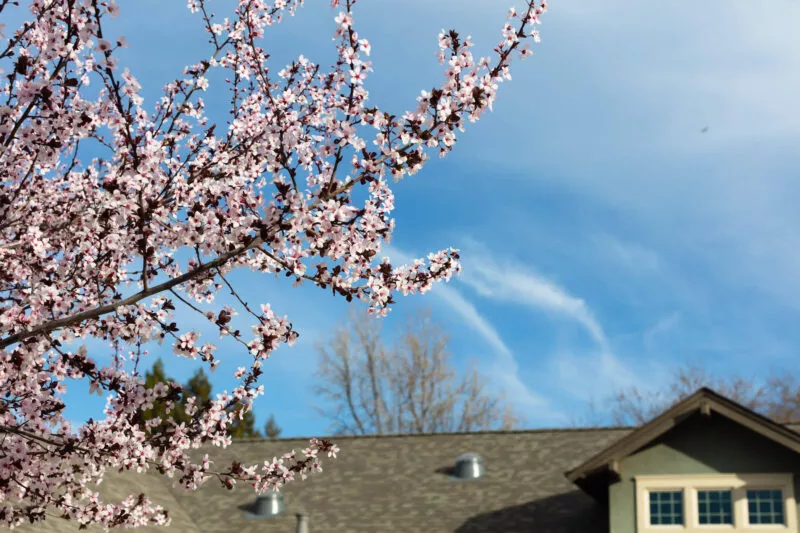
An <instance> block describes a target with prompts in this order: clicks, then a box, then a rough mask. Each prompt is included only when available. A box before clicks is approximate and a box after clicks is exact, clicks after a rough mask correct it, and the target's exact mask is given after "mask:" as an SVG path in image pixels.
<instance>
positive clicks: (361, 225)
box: [0, 0, 547, 527]
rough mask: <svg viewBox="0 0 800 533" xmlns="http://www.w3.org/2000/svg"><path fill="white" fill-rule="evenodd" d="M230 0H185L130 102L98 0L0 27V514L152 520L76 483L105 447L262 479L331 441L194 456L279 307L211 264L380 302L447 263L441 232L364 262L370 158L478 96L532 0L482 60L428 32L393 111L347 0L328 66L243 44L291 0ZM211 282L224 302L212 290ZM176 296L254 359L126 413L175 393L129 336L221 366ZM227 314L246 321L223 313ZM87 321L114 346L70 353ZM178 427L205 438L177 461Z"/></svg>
mask: <svg viewBox="0 0 800 533" xmlns="http://www.w3.org/2000/svg"><path fill="white" fill-rule="evenodd" d="M235 3H236V5H237V11H236V15H235V16H234V17H233V18H232V19H230V20H229V19H224V20H223V21H218V20H216V19H215V18H214V17H213V15H211V14H209V10H208V9H207V6H206V0H188V1H187V7H188V9H189V11H191V12H192V13H198V17H199V18H202V25H203V27H204V28H205V29H206V31H207V32H208V33H209V40H210V43H211V50H210V51H208V50H207V51H201V52H198V57H199V58H198V59H196V60H195V61H196V62H195V63H194V64H190V65H189V66H187V67H186V69H184V71H183V72H182V73H181V75H180V77H177V78H176V79H174V80H172V81H171V82H170V83H168V84H166V85H165V86H164V87H163V95H162V96H161V97H160V98H159V99H158V100H156V101H155V102H152V103H148V106H145V102H144V99H143V97H142V95H141V94H140V93H141V90H142V86H141V84H140V83H139V81H138V80H137V79H136V77H135V76H134V74H133V73H131V72H130V71H129V70H128V69H123V71H122V72H121V73H119V72H117V59H116V57H114V52H115V51H116V49H115V48H114V47H113V46H112V45H111V43H117V45H118V46H121V47H124V46H126V44H125V40H124V38H123V37H122V36H118V37H114V36H111V32H109V31H108V28H104V27H103V24H104V22H105V20H106V19H107V18H109V17H116V16H117V15H118V14H119V11H120V10H119V7H118V6H117V4H116V3H115V2H114V1H113V0H100V1H99V2H88V1H84V2H67V1H66V0H53V1H52V2H49V3H48V5H51V4H52V6H51V7H52V9H34V10H32V12H33V13H34V15H33V17H34V18H33V20H32V21H29V23H28V24H29V27H28V26H25V27H24V28H27V29H25V30H24V31H23V30H22V29H20V31H19V33H15V35H16V36H17V37H15V38H16V39H17V40H16V41H15V42H14V43H13V48H14V49H13V52H14V54H13V62H12V60H10V59H8V58H10V57H11V55H10V54H9V55H7V56H6V60H0V61H5V64H4V65H3V67H4V68H3V69H2V70H3V71H4V72H12V73H14V74H13V76H11V77H9V76H2V77H0V92H2V93H3V94H4V95H5V98H4V99H3V103H2V104H0V173H2V175H3V177H4V180H5V181H4V185H5V186H4V187H3V188H2V189H0V222H2V223H0V274H2V275H0V279H2V280H3V281H2V282H1V283H2V290H3V294H4V299H3V300H2V302H0V395H2V397H3V399H4V400H3V401H4V407H5V411H4V412H2V413H0V432H2V433H3V438H2V439H0V479H4V480H10V481H9V482H8V483H6V484H4V485H3V484H0V501H4V502H10V504H11V505H7V506H4V507H2V508H0V524H2V525H3V526H14V525H17V524H20V523H23V522H25V521H33V522H36V521H40V520H44V519H45V516H46V514H50V515H54V516H62V515H63V516H66V517H68V518H69V519H71V520H73V521H76V522H78V523H79V524H85V525H89V524H96V525H100V526H103V527H137V526H146V525H153V524H156V525H164V524H166V523H168V518H167V514H166V510H165V509H162V508H161V507H159V506H157V505H155V504H154V503H153V502H152V501H151V500H149V499H148V498H147V497H146V496H144V497H141V498H139V497H128V498H125V499H123V500H122V501H119V502H112V503H109V502H103V501H102V500H101V499H100V497H99V495H98V494H97V493H96V492H95V491H94V490H91V489H90V488H89V487H94V486H95V485H97V484H99V483H101V482H102V480H103V476H104V473H105V472H106V471H108V470H109V469H112V468H113V469H115V470H119V469H121V470H134V471H136V472H146V471H152V470H153V469H158V470H159V471H160V472H162V473H163V474H165V475H167V476H170V477H172V478H174V479H175V480H176V482H177V483H178V484H179V485H180V486H182V487H185V488H186V489H190V490H194V489H197V488H198V487H199V486H200V485H202V484H203V483H206V482H207V481H208V480H209V479H216V480H219V481H220V482H221V484H222V485H223V486H224V487H226V488H233V487H234V486H235V485H236V484H237V483H239V482H244V483H246V484H247V485H250V486H252V487H254V488H255V490H257V491H264V490H267V489H274V490H278V489H280V487H282V486H283V485H284V484H286V483H289V482H292V481H294V480H295V479H297V478H299V479H305V478H306V477H307V476H308V475H310V474H312V473H314V472H320V471H322V464H321V460H320V457H322V456H323V454H327V457H336V454H337V452H338V451H339V448H338V447H337V446H336V445H335V444H334V443H332V442H330V441H328V440H322V439H312V440H311V441H310V443H309V446H308V447H307V448H306V449H305V450H303V452H302V456H301V454H296V453H295V452H294V451H293V452H291V453H288V454H285V455H284V456H282V457H281V458H280V459H278V458H273V460H272V461H271V462H270V461H266V462H263V464H252V465H241V464H238V463H233V464H230V465H227V464H215V463H214V461H213V457H214V455H215V454H214V451H215V448H216V447H226V446H228V445H229V444H230V442H231V437H230V432H229V427H228V426H229V422H230V421H229V413H231V412H232V410H233V409H235V408H237V407H241V411H240V416H241V415H243V414H244V413H245V412H246V410H247V409H250V406H252V403H253V400H254V399H255V398H257V397H258V396H260V395H262V394H264V391H265V388H264V385H262V384H259V383H258V378H259V376H260V375H261V374H262V372H263V370H262V368H263V364H264V361H265V360H266V359H269V358H270V356H271V354H272V353H273V352H274V351H275V350H276V349H278V348H279V347H280V346H283V345H291V344H292V343H294V342H295V341H296V340H297V338H298V335H299V334H298V332H297V331H295V330H294V329H293V326H292V322H291V320H290V318H289V317H287V316H283V315H281V314H280V313H279V309H277V308H275V309H273V308H272V307H271V306H270V305H269V304H268V303H265V302H252V301H249V298H248V296H249V295H248V293H247V290H246V288H245V290H244V291H242V290H241V287H239V288H237V287H234V286H233V285H232V284H231V283H230V281H229V277H228V274H230V273H231V272H232V271H233V270H234V269H240V268H248V269H250V270H255V271H258V272H262V273H265V274H270V275H276V276H284V277H288V278H290V281H291V282H292V283H293V284H295V285H298V284H300V283H305V284H310V285H312V286H317V287H319V288H321V289H322V290H325V291H329V292H331V293H333V294H334V295H336V296H340V297H343V298H344V299H346V300H353V299H357V300H360V301H361V302H363V303H365V304H366V305H367V306H368V308H369V310H370V312H372V313H374V314H376V315H379V316H383V315H385V314H386V313H388V312H389V310H390V309H391V307H392V305H393V304H394V302H395V299H396V298H397V297H399V295H410V294H424V293H426V292H428V291H429V290H430V289H431V288H432V287H433V285H434V283H436V282H440V281H445V282H446V281H448V280H450V279H451V278H452V277H453V276H454V275H457V274H458V273H459V272H460V269H461V267H460V264H459V258H460V257H459V252H458V250H455V249H451V248H447V249H444V250H441V251H437V252H433V253H430V254H428V255H427V256H426V257H425V258H424V259H418V260H415V261H413V262H412V264H410V265H394V264H392V263H391V261H390V259H388V258H386V259H383V260H380V261H378V260H377V258H379V257H381V251H382V248H383V246H384V245H385V244H386V243H388V242H389V240H390V239H391V236H392V232H393V231H394V228H395V221H394V219H393V218H392V213H393V211H394V206H395V197H394V194H393V192H392V189H391V187H390V180H391V179H395V180H399V179H402V178H404V177H406V176H411V175H413V174H415V173H417V172H419V171H420V170H421V169H422V168H423V167H424V166H425V164H426V163H427V162H428V161H429V160H430V157H431V154H434V153H438V154H439V155H440V156H445V155H447V154H448V153H449V151H450V150H451V149H452V148H453V146H454V145H455V144H456V143H457V140H458V133H457V132H462V131H464V130H465V128H466V125H467V123H471V122H475V121H477V120H478V119H479V118H480V117H481V116H483V114H484V113H486V112H487V111H489V110H491V109H492V106H493V103H494V101H495V100H496V98H497V92H498V90H499V86H500V85H501V84H502V83H503V82H505V81H507V80H509V79H510V78H511V73H510V72H511V62H512V57H516V54H517V53H530V52H529V50H528V49H526V48H524V46H525V45H526V44H528V43H531V42H533V43H536V42H538V40H539V34H538V32H537V31H535V30H532V28H531V27H532V26H534V25H538V24H539V23H540V18H541V15H542V14H543V13H544V11H545V10H546V7H547V6H546V4H545V3H544V2H542V3H541V4H539V5H536V4H535V2H534V0H529V1H528V2H527V9H526V10H525V11H521V12H520V13H517V12H516V11H512V12H511V13H510V14H509V18H508V23H507V24H506V25H505V26H504V27H503V28H502V30H501V32H500V34H501V41H500V43H499V45H498V46H497V49H496V50H495V55H494V56H492V58H480V59H477V60H476V59H475V58H474V57H473V55H472V48H473V46H474V45H473V43H472V42H471V40H470V39H469V37H467V38H463V37H461V36H460V35H459V34H457V33H456V32H455V31H444V30H443V31H442V32H441V33H440V35H439V49H438V55H439V58H440V61H441V62H442V64H444V65H446V68H445V69H443V70H444V79H443V81H442V82H441V84H440V85H439V86H436V87H434V88H432V89H430V90H428V91H423V92H421V93H420V96H419V97H418V99H417V103H416V107H415V109H410V110H408V111H406V112H405V113H400V114H398V115H394V114H390V113H388V112H387V111H384V110H381V109H377V108H375V107H373V104H372V103H369V104H367V99H368V98H369V93H368V91H367V88H366V82H367V80H368V78H367V73H369V72H371V71H372V64H371V63H370V62H369V61H365V60H364V58H365V57H367V56H369V55H370V51H371V47H370V44H369V42H368V41H367V40H366V39H360V38H359V36H358V33H357V32H356V30H355V22H354V18H353V12H352V11H353V7H352V6H353V5H354V4H355V2H347V3H345V5H344V6H343V3H342V2H339V1H338V0H332V2H331V6H332V7H334V8H337V9H344V10H345V11H342V12H341V13H339V14H337V15H336V16H335V22H336V30H335V32H334V39H335V40H336V45H335V50H336V53H337V55H338V58H337V60H336V62H335V64H334V65H333V67H331V68H330V69H327V70H326V69H325V68H323V67H322V66H320V65H317V64H315V63H313V62H312V61H311V60H309V59H308V58H307V57H305V56H302V55H301V56H299V57H298V59H297V60H295V61H293V62H292V63H290V64H289V65H286V66H285V67H284V68H275V69H272V68H271V66H270V65H269V57H268V55H267V52H266V51H264V50H262V49H260V48H259V47H258V46H257V45H256V44H254V43H258V42H260V40H261V37H263V36H264V35H265V33H266V32H267V31H269V30H268V29H269V27H270V26H273V25H274V24H277V23H279V22H280V21H281V20H282V17H283V16H284V15H287V14H288V15H293V14H294V13H295V12H296V10H297V8H298V7H299V6H300V5H302V4H303V0H236V2H235ZM34 4H35V5H36V6H38V5H39V4H41V2H31V5H34ZM21 28H23V27H21ZM3 29H4V28H3V27H2V25H0V31H2V30H3ZM101 36H104V37H101ZM92 43H97V45H96V47H95V46H93V45H92ZM211 69H218V70H222V71H224V72H223V76H220V77H218V78H219V79H227V80H228V81H227V82H226V83H228V84H229V85H230V89H232V90H233V93H234V94H235V104H234V106H235V108H232V109H231V113H230V116H229V117H228V119H229V121H230V127H222V126H218V125H217V124H215V123H213V122H212V121H211V119H210V118H209V117H208V116H207V114H206V102H205V101H204V100H203V98H202V97H201V96H204V95H205V94H204V93H203V91H206V89H208V87H209V85H210V82H209V79H217V78H213V77H212V76H210V75H209V71H210V70H211ZM273 72H277V75H276V74H273ZM399 75H401V76H402V75H403V73H402V72H401V73H399ZM237 77H238V80H239V82H240V83H235V82H233V81H231V80H234V79H236V78H237ZM242 80H243V82H242ZM249 82H253V83H249ZM90 84H93V85H92V87H91V89H90V90H87V89H86V87H87V86H89V85H90ZM196 89H199V90H196ZM207 94H210V93H207ZM209 105H211V104H209ZM214 105H216V102H215V103H214ZM398 116H399V117H402V118H398ZM89 139H91V140H92V143H93V144H94V145H97V146H99V147H105V148H107V149H108V151H107V153H104V154H103V155H102V158H101V157H97V158H94V159H84V160H81V159H79V158H78V157H77V155H76V154H77V153H78V150H77V147H78V145H79V143H81V142H82V141H86V140H89ZM81 146H83V144H81ZM184 251H188V252H191V253H190V255H191V258H189V259H185V255H184V254H183V253H182V252H184ZM179 252H180V253H179ZM178 257H184V259H180V260H179V259H177V258H178ZM220 290H224V291H226V292H231V293H232V295H233V296H234V299H235V301H236V302H237V306H236V307H235V308H233V307H229V306H220V305H217V306H216V307H215V306H214V305H213V303H214V302H215V299H216V298H217V296H218V295H219V293H220ZM209 308H213V309H209ZM178 309H180V310H181V312H183V313H192V314H194V315H195V317H196V318H199V319H201V320H204V321H208V322H209V323H210V324H213V325H214V326H215V327H214V331H217V330H218V332H219V335H220V337H227V338H230V339H232V340H234V341H236V342H238V343H239V344H241V345H242V347H243V351H247V352H248V353H249V354H250V356H251V357H252V360H251V361H250V362H249V366H243V367H240V368H238V369H237V370H236V372H235V374H234V377H235V378H236V379H237V380H238V383H237V384H236V386H234V387H233V388H232V390H231V392H230V393H228V392H225V393H223V394H221V395H219V396H218V397H217V398H216V399H214V400H213V401H211V402H208V404H204V405H198V402H197V401H196V400H195V399H194V398H189V399H188V400H187V405H186V413H187V414H188V415H189V416H190V417H192V419H191V421H190V422H188V423H185V424H183V423H182V424H180V425H178V424H175V423H174V422H168V421H165V422H166V423H165V424H162V423H161V422H162V421H160V420H158V419H153V420H150V421H148V422H146V423H143V422H141V415H142V411H143V410H146V409H148V408H150V407H152V406H153V405H155V404H156V403H157V402H163V403H165V404H166V406H167V409H168V410H169V409H172V408H174V403H175V400H174V399H175V398H177V397H180V394H181V393H182V392H183V389H182V387H181V386H180V385H179V384H176V383H170V384H161V385H159V386H156V387H153V388H150V389H148V388H146V387H145V386H144V383H143V381H142V379H141V377H140V374H139V373H137V372H135V371H134V369H135V368H138V369H139V371H140V370H141V368H142V366H143V365H145V364H147V359H148V357H149V351H148V350H147V348H151V349H152V348H153V347H152V346H148V343H151V342H154V343H156V344H158V345H161V344H162V343H163V342H164V341H165V340H166V341H167V344H166V346H163V347H162V349H164V350H166V349H168V347H169V346H171V348H172V350H173V352H174V353H175V354H176V355H178V356H180V357H188V358H192V359H199V360H200V361H201V362H202V364H204V365H207V366H208V368H209V369H211V370H214V369H215V368H216V367H217V365H219V359H218V358H217V357H216V355H217V354H216V352H217V346H216V344H215V343H214V342H212V341H213V339H209V340H208V341H206V340H205V339H204V340H203V341H202V344H201V343H200V342H201V341H200V335H199V333H198V332H196V331H192V330H191V329H190V328H187V324H185V323H181V324H178V323H177V321H176V318H175V314H176V311H177V310H178ZM237 311H238V313H237ZM239 313H241V315H242V318H241V319H237V321H238V320H243V319H247V320H249V328H248V327H247V326H246V325H240V326H238V327H237V326H235V325H234V323H235V322H237V321H234V320H233V317H235V316H237V314H239ZM239 328H241V331H240V329H239ZM88 339H92V340H93V341H97V340H102V341H105V342H107V343H108V342H110V344H111V348H112V349H113V350H114V352H112V354H111V355H112V357H111V358H110V359H111V360H112V361H113V362H112V363H103V361H108V360H109V358H107V357H106V356H107V355H108V354H106V353H104V352H103V350H97V353H94V350H93V353H91V354H90V353H89V351H88V349H87V348H86V343H87V340H88ZM156 349H157V348H156ZM70 380H82V381H84V382H88V384H89V390H90V392H91V393H92V394H94V393H96V394H99V395H101V396H104V397H105V398H106V407H105V410H104V416H105V418H103V419H101V420H89V421H87V422H85V423H84V424H81V425H79V426H77V427H75V428H73V427H72V424H70V423H69V422H68V421H67V420H66V419H64V417H63V414H64V409H65V405H64V402H63V400H64V398H66V397H67V396H68V392H69V390H68V389H69V386H70ZM164 426H166V428H165V427H164ZM200 447H202V448H203V449H204V450H208V453H207V454H206V455H205V456H204V457H203V459H202V460H199V461H198V460H193V459H192V457H193V456H192V454H191V452H192V451H193V450H195V449H197V448H200ZM43 451H44V453H43ZM20 464H23V465H25V468H24V469H21V468H20V467H19V465H20ZM12 481H13V482H12ZM62 495H67V496H66V497H63V498H62V497H61V496H62ZM23 500H24V501H25V505H18V504H20V503H22V501H23Z"/></svg>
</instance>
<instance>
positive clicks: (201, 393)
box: [181, 368, 211, 420]
mask: <svg viewBox="0 0 800 533" xmlns="http://www.w3.org/2000/svg"><path fill="white" fill-rule="evenodd" d="M191 396H194V397H195V398H196V400H195V405H196V406H198V407H202V406H203V405H204V404H205V403H206V402H207V401H209V400H210V399H211V382H210V381H209V380H208V376H206V373H205V372H204V371H203V369H202V368H198V369H197V371H196V372H195V373H194V375H192V377H191V378H189V381H187V382H186V385H184V387H183V400H182V402H181V403H182V405H181V407H182V410H181V412H182V414H183V416H185V417H186V418H187V420H188V418H189V417H188V416H186V412H185V410H184V409H183V407H184V406H185V405H186V399H187V398H189V397H191Z"/></svg>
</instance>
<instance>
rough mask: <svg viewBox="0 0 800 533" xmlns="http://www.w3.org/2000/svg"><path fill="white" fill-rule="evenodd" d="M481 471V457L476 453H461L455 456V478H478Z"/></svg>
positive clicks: (481, 473) (481, 475) (482, 466)
mask: <svg viewBox="0 0 800 533" xmlns="http://www.w3.org/2000/svg"><path fill="white" fill-rule="evenodd" d="M483 473H484V465H483V459H482V458H481V456H480V455H478V454H477V453H462V454H461V455H459V456H458V457H456V467H455V468H454V469H453V477H455V478H456V479H480V478H482V477H483Z"/></svg>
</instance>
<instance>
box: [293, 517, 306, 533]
mask: <svg viewBox="0 0 800 533" xmlns="http://www.w3.org/2000/svg"><path fill="white" fill-rule="evenodd" d="M295 516H297V529H296V530H295V533H308V515H307V514H306V513H304V512H300V513H297V514H296V515H295Z"/></svg>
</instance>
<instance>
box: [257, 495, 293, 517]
mask: <svg viewBox="0 0 800 533" xmlns="http://www.w3.org/2000/svg"><path fill="white" fill-rule="evenodd" d="M283 509H284V505H283V494H281V493H280V492H267V493H265V494H260V495H258V496H257V497H256V504H255V512H253V513H250V514H249V515H248V516H249V517H250V518H274V517H276V516H278V515H279V514H281V513H282V512H283Z"/></svg>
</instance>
